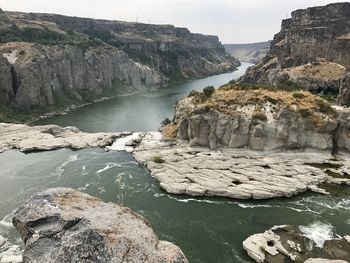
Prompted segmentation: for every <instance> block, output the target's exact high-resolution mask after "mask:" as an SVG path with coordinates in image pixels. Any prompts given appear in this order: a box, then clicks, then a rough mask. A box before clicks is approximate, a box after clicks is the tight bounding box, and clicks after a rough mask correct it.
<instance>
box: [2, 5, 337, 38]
mask: <svg viewBox="0 0 350 263" xmlns="http://www.w3.org/2000/svg"><path fill="white" fill-rule="evenodd" d="M332 2H338V1H329V0H278V1H277V0H244V1H242V0H127V1H126V0H60V1H57V0H0V6H1V8H2V9H4V10H9V11H25V12H48V13H59V14H65V15H72V16H82V17H93V18H104V19H113V20H122V21H136V19H138V20H139V21H140V22H144V23H148V22H149V21H150V22H151V23H156V24H174V25H176V26H182V27H188V28H189V29H190V30H191V31H193V32H199V33H203V34H213V35H218V36H219V37H220V39H221V41H222V42H224V43H244V42H247V43H248V42H257V41H265V40H269V39H272V37H273V35H274V34H275V33H277V32H278V31H279V29H280V24H281V20H282V19H283V18H286V17H287V16H288V15H290V13H291V12H292V11H293V10H296V9H300V8H306V7H309V6H315V5H325V4H328V3H332Z"/></svg>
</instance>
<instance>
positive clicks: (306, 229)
mask: <svg viewBox="0 0 350 263" xmlns="http://www.w3.org/2000/svg"><path fill="white" fill-rule="evenodd" d="M299 230H300V231H301V232H302V233H303V234H304V236H305V237H307V238H309V239H311V240H312V241H313V242H314V243H315V245H316V247H319V248H322V247H323V245H324V243H325V242H326V241H327V240H332V239H335V237H334V233H333V226H332V225H330V224H328V223H322V222H315V223H312V224H311V225H308V226H299Z"/></svg>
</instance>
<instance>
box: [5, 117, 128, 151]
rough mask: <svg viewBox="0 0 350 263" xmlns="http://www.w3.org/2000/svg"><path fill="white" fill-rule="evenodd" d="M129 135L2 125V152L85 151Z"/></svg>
mask: <svg viewBox="0 0 350 263" xmlns="http://www.w3.org/2000/svg"><path fill="white" fill-rule="evenodd" d="M129 134H130V133H128V132H115V133H103V132H100V133H85V132H81V131H80V130H79V129H78V128H76V127H65V128H62V127H60V126H57V125H45V126H28V125H24V124H9V123H0V152H2V151H5V150H8V149H18V150H20V151H21V152H31V151H47V150H55V149H59V148H72V149H82V148H86V147H105V146H107V145H111V144H112V143H113V142H114V140H115V139H116V138H119V137H122V136H126V135H129Z"/></svg>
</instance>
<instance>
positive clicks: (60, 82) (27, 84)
mask: <svg viewBox="0 0 350 263" xmlns="http://www.w3.org/2000/svg"><path fill="white" fill-rule="evenodd" d="M0 55H1V57H2V60H3V59H4V58H6V59H7V60H8V61H7V62H8V63H6V62H4V66H3V67H2V68H3V70H1V69H0V73H2V75H1V76H0V80H1V81H3V82H5V83H4V85H3V86H1V88H0V89H1V91H2V93H5V94H9V95H8V96H7V97H8V98H7V100H6V101H7V102H8V103H11V104H12V105H13V106H15V107H16V108H19V109H24V110H29V109H30V108H31V107H33V106H48V105H53V104H60V103H61V104H62V102H64V100H67V99H69V98H70V99H72V100H73V101H74V102H76V103H79V101H80V103H83V102H84V100H85V99H86V97H87V96H96V97H98V96H102V95H103V94H104V92H106V91H108V90H111V89H112V88H113V83H114V81H116V80H120V81H123V82H125V83H126V84H127V85H129V86H130V87H133V88H134V89H135V90H141V89H144V88H146V87H157V86H159V85H160V83H161V76H160V75H159V74H157V73H156V72H154V71H153V70H151V69H150V68H149V67H147V66H143V65H141V64H138V63H135V62H134V61H132V60H131V59H130V58H129V57H128V56H127V54H126V53H125V52H123V51H120V50H117V49H115V48H113V47H108V46H106V45H102V46H99V47H95V48H89V49H88V50H86V51H85V53H84V52H83V50H82V49H81V48H79V47H75V46H71V45H66V46H58V45H56V46H46V45H41V44H32V43H24V42H19V43H18V42H16V43H7V44H3V45H1V46H0ZM5 98H6V97H5ZM6 101H5V102H6Z"/></svg>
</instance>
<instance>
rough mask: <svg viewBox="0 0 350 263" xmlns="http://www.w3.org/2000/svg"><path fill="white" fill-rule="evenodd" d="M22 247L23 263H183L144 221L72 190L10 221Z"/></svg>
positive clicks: (29, 206) (55, 193) (37, 199)
mask: <svg viewBox="0 0 350 263" xmlns="http://www.w3.org/2000/svg"><path fill="white" fill-rule="evenodd" d="M13 224H14V226H15V227H16V228H17V230H18V232H19V233H20V235H21V237H22V240H23V241H24V243H25V247H26V248H25V251H24V254H23V262H24V263H27V262H28V263H29V262H30V263H34V262H48V263H54V262H57V263H58V262H116V263H117V262H120V263H121V262H135V263H138V262H150V263H151V262H154V263H159V262H164V263H187V262H188V261H187V259H186V257H185V256H184V254H183V253H182V251H181V249H180V248H179V247H177V246H176V245H174V244H172V243H170V242H166V241H162V240H158V238H157V236H156V235H155V233H154V232H153V230H152V229H151V227H150V224H149V223H148V222H147V221H146V219H145V218H143V217H142V216H140V215H138V214H136V213H135V212H133V211H132V210H131V209H129V208H126V207H121V206H118V205H116V204H113V203H104V202H102V201H101V200H100V199H97V198H94V197H92V196H89V195H87V194H83V193H80V192H77V191H75V190H73V189H67V188H55V189H49V190H47V191H45V192H42V193H39V194H36V195H34V196H33V197H31V198H30V199H29V200H28V202H27V203H26V204H25V205H24V207H22V208H20V209H19V210H18V211H17V212H16V214H15V215H14V218H13Z"/></svg>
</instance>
